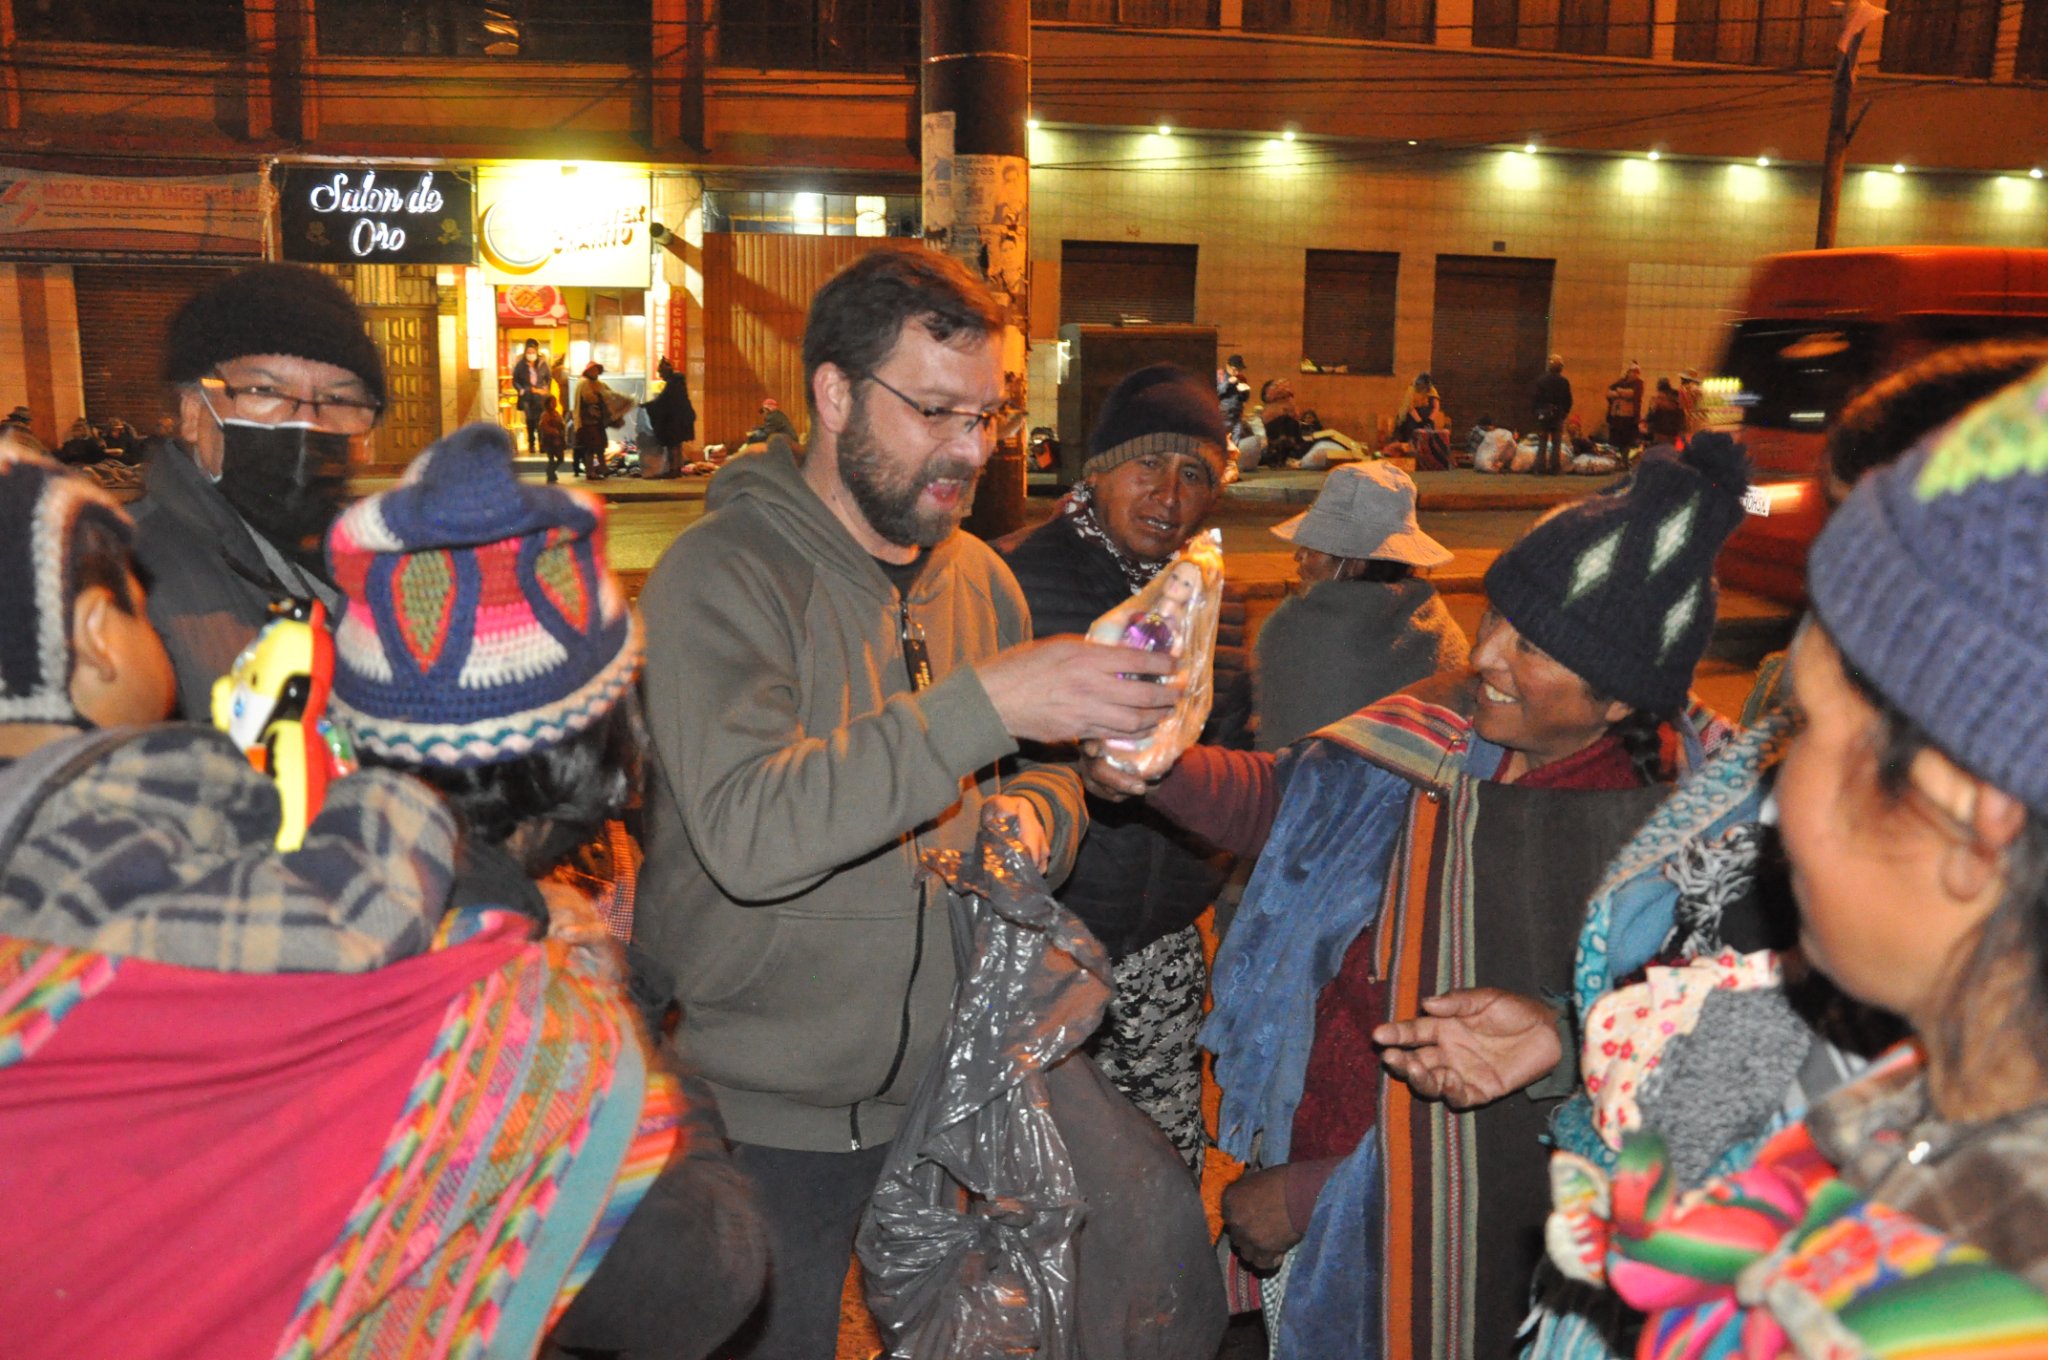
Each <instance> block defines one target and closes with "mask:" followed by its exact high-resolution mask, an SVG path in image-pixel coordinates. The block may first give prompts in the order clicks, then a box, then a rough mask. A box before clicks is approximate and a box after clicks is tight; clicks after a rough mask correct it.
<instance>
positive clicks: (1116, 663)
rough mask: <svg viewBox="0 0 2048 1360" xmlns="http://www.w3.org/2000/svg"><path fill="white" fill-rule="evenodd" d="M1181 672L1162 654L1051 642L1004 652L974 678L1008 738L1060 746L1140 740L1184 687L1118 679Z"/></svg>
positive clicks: (1069, 641)
mask: <svg viewBox="0 0 2048 1360" xmlns="http://www.w3.org/2000/svg"><path fill="white" fill-rule="evenodd" d="M1179 664H1180V663H1179V662H1177V661H1175V660H1174V658H1173V657H1171V656H1169V655H1167V654H1166V653H1164V652H1145V651H1140V650H1138V649H1137V648H1135V647H1107V646H1104V645H1102V644H1101V643H1097V642H1089V641H1087V640H1086V639H1085V638H1077V637H1057V638H1046V639H1045V640H1043V641H1041V642H1026V643H1023V644H1021V645H1019V646H1016V647H1007V648H1005V649H1004V650H1002V651H1000V652H997V653H996V654H995V655H994V656H992V657H990V658H989V659H988V660H986V661H983V662H979V663H977V664H976V665H975V667H974V673H975V674H976V675H978V676H980V677H981V687H982V689H984V690H986V691H987V692H988V697H989V702H991V703H993V704H994V705H995V706H996V712H997V713H999V714H1001V715H1002V719H1003V727H1004V728H1005V730H1007V731H1008V732H1009V734H1010V735H1011V736H1013V737H1015V738H1017V739H1018V740H1019V741H1042V742H1061V741H1080V740H1085V739H1086V738H1089V737H1142V736H1144V735H1146V734H1147V733H1149V732H1150V731H1151V730H1152V729H1153V728H1155V727H1157V726H1158V725H1159V720H1160V719H1162V718H1164V717H1165V716H1166V715H1167V714H1168V713H1169V712H1171V711H1172V710H1173V706H1174V704H1175V703H1176V702H1178V701H1179V699H1180V695H1181V689H1182V688H1183V686H1182V685H1181V684H1179V683H1176V682H1171V681H1168V682H1165V683H1159V682H1155V681H1153V680H1151V679H1143V680H1126V679H1124V678H1123V677H1124V676H1126V675H1137V676H1148V677H1149V676H1155V675H1156V676H1161V677H1164V676H1167V675H1170V674H1171V673H1172V672H1173V670H1174V668H1175V667H1176V666H1178V665H1179Z"/></svg>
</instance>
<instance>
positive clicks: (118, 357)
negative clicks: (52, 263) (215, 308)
mask: <svg viewBox="0 0 2048 1360" xmlns="http://www.w3.org/2000/svg"><path fill="white" fill-rule="evenodd" d="M232 272H234V271H233V270H231V269H226V268H221V267H216V266H207V265H78V266H76V267H74V268H73V269H72V271H71V282H72V288H73V290H74V292H75V293H76V295H77V298H78V357H79V362H80V364H81V365H82V366H83V368H84V371H85V412H86V415H87V416H88V417H89V418H91V419H93V420H104V419H108V418H111V417H114V416H119V417H120V418H121V419H123V420H125V421H127V422H128V423H129V424H130V425H132V426H134V427H135V428H136V429H137V430H139V431H140V432H141V433H143V434H144V435H148V434H152V433H154V432H155V429H156V423H157V421H158V419H159V418H161V417H163V416H168V415H175V414H176V411H175V410H174V408H173V405H172V403H171V400H170V397H169V394H168V393H167V392H166V391H165V389H164V382H163V365H164V337H165V335H167V334H168V333H169V331H170V327H171V318H172V317H173V316H175V315H177V312H178V309H179V308H180V307H183V306H184V305H185V303H186V302H187V301H189V300H190V299H191V298H192V296H193V294H195V293H197V292H198V291H199V290H200V289H202V288H205V287H206V286H207V285H209V284H211V283H215V282H217V281H218V280H220V279H223V278H226V277H227V276H228V275H229V274H230V273H232Z"/></svg>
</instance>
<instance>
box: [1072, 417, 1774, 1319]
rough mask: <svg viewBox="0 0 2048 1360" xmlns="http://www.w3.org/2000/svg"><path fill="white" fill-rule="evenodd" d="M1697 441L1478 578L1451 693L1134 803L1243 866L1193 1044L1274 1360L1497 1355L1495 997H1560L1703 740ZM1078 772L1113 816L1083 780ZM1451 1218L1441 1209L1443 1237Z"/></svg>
mask: <svg viewBox="0 0 2048 1360" xmlns="http://www.w3.org/2000/svg"><path fill="white" fill-rule="evenodd" d="M1700 442H1701V443H1703V444H1704V447H1696V448H1695V449H1693V450H1691V451H1690V455H1691V456H1690V460H1689V461H1680V460H1678V459H1676V458H1669V457H1666V458H1653V459H1649V460H1646V461H1645V462H1644V464H1643V465H1642V466H1641V467H1640V468H1639V469H1638V470H1637V471H1636V473H1635V474H1634V476H1633V478H1632V479H1631V481H1630V482H1629V483H1628V484H1627V486H1626V488H1625V490H1623V491H1621V492H1619V493H1610V494H1607V495H1603V496H1596V497H1592V498H1589V499H1586V500H1582V501H1579V502H1575V503H1574V504H1572V505H1570V506H1567V507H1565V508H1563V509H1560V510H1559V511H1557V512H1555V513H1553V514H1552V515H1550V516H1549V517H1548V518H1546V519H1544V520H1542V521H1540V522H1539V523H1538V524H1537V525H1536V526H1535V527H1534V528H1532V529H1530V531H1529V532H1528V533H1527V534H1525V535H1524V536H1523V537H1522V539H1521V540H1520V541H1519V542H1517V543H1516V544H1515V545H1514V546H1512V547H1511V548H1509V549H1508V550H1507V551H1505V552H1503V553H1502V554H1501V555H1500V557H1499V558H1498V559H1496V561H1495V562H1494V564H1493V566H1492V567H1491V568H1490V569H1489V570H1488V572H1487V575H1486V587H1487V594H1488V598H1489V601H1490V604H1491V608H1490V609H1489V611H1488V614H1487V617H1486V620H1485V622H1484V623H1483V624H1482V625H1481V627H1480V632H1479V636H1478V639H1477V641H1476V644H1475V646H1474V648H1473V652H1472V658H1471V661H1472V667H1473V669H1472V670H1471V671H1468V672H1454V673H1451V674H1448V675H1442V676H1438V677H1435V678H1434V679H1432V680H1429V681H1425V682H1423V683H1422V684H1420V685H1417V686H1414V687H1411V688H1410V689H1409V690H1407V691H1404V692H1403V693H1401V694H1397V695H1394V696H1393V697H1391V698H1389V699H1386V700H1383V701H1381V702H1380V703H1377V704H1374V705H1372V706H1370V707H1368V708H1366V709H1364V710H1362V711H1360V712H1359V713H1356V714H1354V715H1352V716H1351V717H1349V718H1347V719H1345V720H1343V721H1341V722H1339V723H1336V724H1333V725H1331V726H1329V727H1325V728H1324V729H1322V730H1321V731H1320V732H1318V733H1317V734H1316V735H1315V736H1313V737H1312V738H1310V739H1308V740H1305V741H1302V742H1300V743H1298V744H1296V745H1294V746H1292V747H1289V748H1288V749H1287V750H1285V751H1283V752H1281V753H1280V754H1279V755H1278V756H1275V755H1272V754H1269V753H1265V752H1258V753H1246V752H1231V751H1222V750H1218V749H1216V748H1213V747H1203V746H1197V747H1194V748H1192V749H1191V750H1190V751H1189V752H1188V754H1187V755H1185V756H1183V757H1182V759H1181V761H1180V763H1179V764H1178V765H1177V766H1176V767H1175V768H1174V770H1173V771H1172V772H1171V773H1170V774H1169V775H1168V776H1167V777H1166V778H1165V780H1164V781H1162V782H1161V783H1160V784H1159V786H1158V788H1157V789H1156V790H1154V791H1153V792H1152V793H1151V794H1150V801H1151V805H1152V807H1153V808H1154V809H1155V810H1157V811H1159V812H1162V813H1164V814H1165V815H1166V816H1168V817H1171V818H1173V819H1174V820H1176V821H1178V822H1180V823H1181V824H1182V825H1183V826H1186V827H1187V828H1188V829H1189V830H1191V831H1193V832H1195V833H1197V834H1199V835H1202V836H1204V837H1205V838H1207V839H1209V840H1210V841H1212V842H1213V843H1215V844H1217V845H1220V846H1223V847H1224V848H1226V849H1230V850H1234V851H1236V852H1238V853H1239V854H1254V853H1255V854H1258V855H1259V861H1258V865H1257V867H1256V869H1255V870H1254V872H1253V876H1252V880H1251V884H1250V888H1249V890H1248V892H1247V895H1246V899H1245V903H1244V906H1243V907H1242V908H1241V909H1240V911H1239V913H1238V915H1237V918H1236V920H1235V922H1234V923H1233V925H1232V928H1231V933H1230V935H1229V936H1228V937H1227V938H1226V939H1225V941H1224V944H1223V948H1222V951H1221V953H1220V954H1219V955H1218V958H1217V964H1216V974H1215V977H1216V981H1215V995H1216V1004H1215V1009H1214V1011H1213V1012H1212V1014H1211V1017H1210V1020H1209V1023H1208V1025H1207V1026H1206V1027H1205V1029H1204V1031H1203V1043H1204V1045H1205V1046H1206V1047H1208V1048H1210V1049H1211V1050H1212V1051H1213V1052H1215V1053H1216V1055H1217V1062H1216V1075H1217V1080H1218V1082H1219V1083H1220V1084H1221V1085H1222V1087H1223V1102H1224V1103H1223V1107H1222V1111H1221V1115H1220V1118H1219V1121H1218V1142H1219V1144H1220V1145H1221V1146H1222V1147H1223V1149H1224V1151H1226V1152H1228V1153H1230V1154H1231V1155H1233V1156H1235V1157H1238V1158H1240V1159H1241V1160H1245V1161H1247V1162H1251V1163H1254V1164H1255V1166H1256V1167H1257V1169H1255V1170H1254V1171H1253V1172H1252V1173H1251V1174H1249V1175H1247V1176H1246V1177H1245V1178H1244V1179H1243V1180H1241V1181H1239V1182H1238V1183H1237V1184H1236V1185H1234V1186H1233V1187H1232V1188H1231V1190H1230V1191H1229V1193H1228V1194H1227V1195H1226V1198H1225V1201H1224V1218H1225V1222H1226V1224H1227V1226H1228V1227H1229V1229H1230V1232H1231V1238H1232V1242H1233V1244H1234V1246H1235V1247H1236V1249H1237V1251H1238V1252H1239V1254H1240V1255H1241V1256H1243V1257H1244V1258H1245V1259H1246V1260H1247V1261H1248V1262H1249V1263H1250V1264H1252V1265H1253V1266H1255V1267H1258V1268H1265V1269H1269V1268H1272V1267H1274V1266H1278V1265H1283V1262H1284V1267H1285V1270H1286V1274H1287V1278H1286V1281H1285V1298H1286V1303H1285V1309H1284V1311H1283V1312H1282V1313H1281V1315H1280V1317H1279V1320H1278V1323H1277V1325H1276V1324H1273V1323H1272V1322H1271V1320H1270V1319H1269V1326H1274V1327H1275V1330H1276V1332H1277V1349H1276V1354H1277V1355H1278V1356H1280V1357H1282V1360H1292V1358H1294V1357H1312V1356H1328V1355H1365V1354H1402V1353H1409V1352H1410V1351H1411V1349H1412V1353H1414V1354H1418V1355H1449V1356H1473V1355H1477V1356H1495V1355H1505V1354H1508V1353H1509V1352H1510V1351H1511V1350H1512V1349H1513V1338H1514V1334H1515V1330H1516V1326H1517V1324H1518V1322H1519V1321H1520V1319H1521V1317H1522V1315H1523V1312H1524V1310H1525V1305H1526V1302H1527V1298H1528V1287H1529V1281H1530V1278H1531V1276H1532V1274H1533V1272H1534V1269H1535V1266H1536V1263H1537V1260H1538V1259H1539V1255H1540V1250H1541V1248H1540V1241H1541V1231H1540V1229H1541V1226H1542V1223H1543V1221H1544V1217H1545V1214H1546V1211H1547V1209H1548V1205H1549V1185H1548V1182H1547V1179H1546V1176H1545V1169H1544V1162H1543V1149H1542V1146H1541V1144H1540V1142H1539V1139H1540V1137H1541V1135H1542V1133H1543V1130H1544V1127H1545V1121H1546V1116H1547V1113H1548V1108H1549V1103H1550V1102H1549V1101H1548V1100H1547V1099H1545V1100H1538V1099H1533V1098H1532V1099H1507V1098H1506V1097H1509V1096H1512V1095H1514V1094H1515V1093H1517V1092H1519V1091H1521V1090H1522V1089H1524V1088H1525V1087H1529V1086H1530V1085H1531V1084H1532V1083H1535V1082H1537V1081H1539V1080H1540V1079H1541V1078H1543V1077H1544V1076H1545V1075H1546V1074H1547V1073H1548V1072H1549V1070H1550V1068H1551V1067H1552V1066H1554V1065H1555V1063H1556V1062H1557V1059H1558V1057H1559V1055H1560V1052H1561V1047H1560V1045H1559V1042H1558V1040H1557V1032H1556V1025H1557V1020H1558V1016H1557V1013H1556V1012H1555V1011H1554V1010H1552V1009H1551V1008H1550V1007H1548V1006H1546V1005H1525V1004H1523V1003H1521V1001H1520V1000H1519V998H1520V997H1523V996H1531V995H1562V994H1563V993H1564V990H1565V988H1566V987H1567V986H1568V985H1569V982H1570V977H1571V959H1572V945H1573V941H1574V938H1575V934H1576V931H1577V928H1578V924H1579V918H1580V914H1581V912H1582V910H1583V907H1584V904H1585V901H1586V898H1587V896H1588V895H1589V894H1590V892H1591V891H1592V888H1593V887H1594V884H1595V882H1596V881H1597V878H1598V875H1599V873H1600V870H1601V869H1602V868H1603V867H1604V866H1605V864H1606V862H1607V860H1608V858H1609V856H1610V854H1611V852H1612V851H1613V850H1614V849H1616V848H1618V846H1619V845H1620V844H1622V843H1623V842H1624V841H1625V839H1626V838H1627V836H1628V835H1629V833H1631V832H1632V831H1633V830H1634V828H1635V827H1636V826H1637V825H1638V824H1639V823H1640V822H1641V820H1642V818H1643V817H1644V816H1646V815H1647V814H1648V813H1649V811H1650V810H1651V808H1652V807H1654V806H1655V804H1656V803H1657V802H1658V801H1659V800H1660V799H1661V798H1662V797H1663V793H1664V787H1665V785H1666V784H1667V783H1668V781H1669V780H1670V779H1671V778H1672V776H1673V773H1674V766H1676V765H1678V764H1680V763H1684V764H1688V765H1691V764H1697V763H1698V762H1699V761H1700V760H1701V759H1703V758H1704V754H1705V751H1706V750H1707V749H1708V747H1709V746H1711V745H1713V744H1716V743H1718V742H1719V741H1720V740H1723V739H1725V737H1726V735H1727V734H1728V730H1729V729H1727V728H1726V725H1725V724H1721V723H1718V722H1715V721H1710V720H1709V717H1708V715H1706V714H1705V713H1704V711H1703V710H1699V709H1697V708H1696V707H1691V708H1689V706H1688V696H1687V691H1688V686H1689V685H1690V683H1691V679H1692V673H1693V667H1694V666H1695V664H1697V662H1698V660H1699V658H1700V656H1701V655H1702V653H1703V652H1704V651H1705V649H1706V644H1707V639H1708V637H1709V635H1710V634H1711V632H1712V629H1713V622H1714V609H1715V590H1714V585H1713V578H1712V569H1713V561H1714V556H1715V554H1716V553H1717V552H1718V551H1719V548H1720V546H1721V543H1722V542H1723V540H1725V539H1726V537H1727V536H1728V534H1729V533H1730V532H1731V531H1732V530H1733V529H1734V527H1735V525H1736V523H1737V522H1738V521H1739V520H1740V519H1741V515H1742V509H1741V493H1742V491H1743V489H1744V487H1745V485H1746V482H1747V467H1746V459H1745V458H1744V456H1743V454H1742V451H1741V449H1740V447H1739V446H1737V445H1735V444H1733V443H1732V441H1729V440H1727V439H1725V438H1722V437H1718V436H1717V437H1713V438H1710V439H1707V440H1704V441H1700ZM1087 774H1088V777H1089V780H1090V783H1091V785H1092V786H1093V787H1094V788H1096V789H1097V790H1107V791H1109V792H1122V793H1135V792H1139V791H1142V789H1143V785H1142V784H1141V783H1140V782H1139V781H1135V780H1133V779H1131V778H1130V777H1129V776H1125V775H1121V774H1120V773H1118V772H1117V771H1115V770H1114V769H1113V767H1110V766H1108V765H1107V764H1106V762H1102V761H1099V760H1098V761H1092V762H1090V764H1089V766H1088V768H1087ZM1531 1034H1536V1035H1540V1036H1547V1038H1548V1040H1549V1043H1548V1048H1547V1051H1538V1052H1536V1053H1535V1054H1534V1056H1533V1057H1532V1058H1531V1059H1530V1060H1528V1061H1526V1062H1524V1063H1523V1064H1522V1065H1520V1066H1519V1067H1517V1068H1515V1069H1513V1070H1504V1071H1496V1072H1494V1073H1492V1074H1491V1075H1490V1079H1489V1080H1488V1081H1485V1082H1475V1081H1462V1080H1452V1079H1450V1078H1449V1077H1448V1076H1447V1075H1446V1071H1447V1066H1446V1063H1445V1062H1444V1059H1443V1054H1444V1053H1445V1052H1447V1051H1450V1050H1453V1049H1456V1048H1459V1047H1476V1048H1478V1049H1480V1050H1481V1051H1489V1050H1490V1049H1491V1048H1492V1047H1493V1046H1494V1045H1496V1044H1498V1043H1499V1042H1500V1041H1501V1040H1502V1038H1503V1037H1511V1038H1515V1039H1520V1038H1522V1037H1524V1036H1527V1035H1531ZM1546 1058H1547V1060H1546ZM1382 1067H1384V1072H1382V1071H1381V1069H1382ZM1538 1094H1542V1095H1544V1096H1546V1097H1547V1096H1548V1095H1551V1094H1555V1095H1560V1096H1561V1095H1562V1094H1564V1091H1563V1090H1562V1089H1561V1090H1559V1091H1557V1092H1555V1093H1549V1092H1539V1093H1538ZM1480 1107H1483V1108H1480ZM1451 1199H1455V1200H1457V1201H1458V1202H1460V1203H1463V1204H1465V1205H1467V1206H1469V1209H1468V1211H1467V1212H1466V1213H1464V1214H1460V1215H1457V1216H1454V1217H1453V1218H1451V1219H1450V1220H1448V1221H1446V1220H1444V1219H1443V1218H1442V1217H1441V1216H1440V1215H1439V1213H1438V1212H1437V1206H1440V1205H1441V1204H1443V1203H1444V1202H1446V1201H1447V1200H1451ZM1375 1221H1379V1222H1383V1223H1384V1224H1385V1227H1384V1231H1383V1233H1382V1232H1381V1231H1375V1230H1369V1229H1368V1228H1367V1226H1366V1225H1367V1224H1369V1223H1372V1222H1375ZM1382 1241H1384V1243H1385V1250H1384V1251H1382V1249H1381V1246H1380V1243H1381V1242H1382ZM1360 1280H1370V1281H1372V1282H1373V1284H1372V1285H1371V1286H1370V1287H1368V1288H1364V1289H1361V1288H1360V1286H1359V1283H1358V1282H1359V1281H1360Z"/></svg>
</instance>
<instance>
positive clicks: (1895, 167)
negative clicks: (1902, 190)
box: [1892, 161, 1906, 175]
mask: <svg viewBox="0 0 2048 1360" xmlns="http://www.w3.org/2000/svg"><path fill="white" fill-rule="evenodd" d="M1892 173H1893V174H1894V175H1903V174H1905V173H1906V163H1905V162H1904V161H1894V162H1892Z"/></svg>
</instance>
